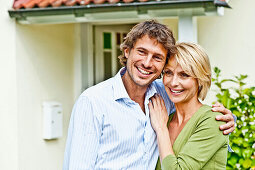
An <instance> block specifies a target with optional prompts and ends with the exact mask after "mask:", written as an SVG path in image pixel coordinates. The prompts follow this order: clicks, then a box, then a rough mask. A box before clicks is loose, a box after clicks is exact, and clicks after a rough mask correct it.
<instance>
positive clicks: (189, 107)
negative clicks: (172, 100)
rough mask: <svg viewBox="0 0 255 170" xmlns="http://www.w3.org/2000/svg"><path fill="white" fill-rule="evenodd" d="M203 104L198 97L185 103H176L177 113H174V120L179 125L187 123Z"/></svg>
mask: <svg viewBox="0 0 255 170" xmlns="http://www.w3.org/2000/svg"><path fill="white" fill-rule="evenodd" d="M202 105H203V104H202V103H201V102H200V101H199V100H198V99H197V100H191V101H189V102H185V103H176V104H175V108H176V114H175V115H174V117H173V120H174V121H175V122H176V123H177V124H178V125H181V124H182V123H186V122H187V121H188V120H189V119H190V118H191V117H192V116H193V115H194V113H196V111H197V110H198V109H199V108H200V107H201V106H202Z"/></svg>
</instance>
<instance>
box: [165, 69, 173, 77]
mask: <svg viewBox="0 0 255 170" xmlns="http://www.w3.org/2000/svg"><path fill="white" fill-rule="evenodd" d="M164 75H166V76H171V75H173V72H172V71H170V70H165V71H164Z"/></svg>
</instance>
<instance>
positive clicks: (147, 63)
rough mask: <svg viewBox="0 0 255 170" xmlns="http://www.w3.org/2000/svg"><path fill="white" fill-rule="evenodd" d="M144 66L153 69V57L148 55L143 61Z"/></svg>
mask: <svg viewBox="0 0 255 170" xmlns="http://www.w3.org/2000/svg"><path fill="white" fill-rule="evenodd" d="M143 65H144V67H145V68H148V67H151V65H152V55H147V56H146V57H145V58H144V60H143Z"/></svg>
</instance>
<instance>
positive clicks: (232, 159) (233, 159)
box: [228, 155, 238, 167]
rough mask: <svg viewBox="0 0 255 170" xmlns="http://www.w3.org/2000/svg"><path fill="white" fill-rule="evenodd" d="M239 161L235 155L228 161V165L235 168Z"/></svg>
mask: <svg viewBox="0 0 255 170" xmlns="http://www.w3.org/2000/svg"><path fill="white" fill-rule="evenodd" d="M237 161H238V156H237V155H233V156H231V158H230V159H229V160H228V164H229V165H231V166H232V167H235V165H236V163H237Z"/></svg>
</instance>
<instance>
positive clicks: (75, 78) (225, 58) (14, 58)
mask: <svg viewBox="0 0 255 170" xmlns="http://www.w3.org/2000/svg"><path fill="white" fill-rule="evenodd" d="M27 2H28V1H27ZM66 2H67V1H65V2H62V1H61V3H62V4H61V6H58V7H54V6H53V5H52V4H48V7H45V6H43V4H39V3H37V4H36V2H33V3H34V4H33V3H30V4H29V3H23V4H22V3H20V6H18V5H19V4H18V5H17V6H18V7H19V8H17V9H14V8H16V7H17V6H15V7H14V6H13V5H14V4H15V3H14V4H13V2H11V1H7V0H3V1H2V2H1V6H0V8H1V10H0V11H1V12H2V15H0V27H1V32H0V34H1V40H0V44H1V45H0V49H1V55H0V56H1V57H0V60H1V62H0V64H1V66H0V74H1V81H0V82H1V86H0V87H1V88H0V90H1V97H0V104H1V107H0V134H1V139H0V150H1V153H0V169H5V170H9V169H10V170H17V169H19V170H34V169H36V170H45V169H47V170H57V169H61V168H62V163H63V155H64V149H65V141H66V137H67V130H68V124H69V118H70V115H71V111H72V107H73V104H74V102H75V100H76V99H77V97H78V96H79V94H80V93H81V92H82V91H83V90H85V89H86V88H88V87H90V86H92V85H94V84H96V83H98V82H100V81H103V80H104V79H107V78H109V77H111V76H113V75H114V74H116V72H117V71H118V69H119V68H120V67H121V66H120V65H119V64H118V59H117V56H118V55H119V54H120V50H119V45H120V43H121V42H122V40H123V37H125V35H126V33H127V32H128V31H129V30H130V28H131V27H132V26H133V25H134V24H136V23H138V22H140V21H142V20H145V19H154V18H155V19H158V20H159V21H160V22H162V23H164V24H166V25H168V26H169V28H171V29H172V30H173V32H174V35H175V37H176V39H177V40H178V41H193V42H198V43H199V44H201V45H202V46H203V47H204V48H205V50H206V51H207V52H208V54H209V57H210V60H211V65H212V66H218V67H219V68H220V69H222V74H223V77H230V76H232V75H237V74H248V75H249V79H248V81H249V82H248V83H249V84H253V85H254V82H255V72H254V71H253V65H254V63H255V57H254V54H255V43H254V42H253V41H254V39H255V33H254V30H255V21H254V18H255V11H254V10H253V8H252V7H253V6H254V5H255V2H254V1H253V0H246V1H245V2H243V1H238V0H232V1H230V2H229V3H228V4H229V5H230V6H231V7H232V9H228V8H225V9H223V8H222V7H217V6H216V7H215V4H214V2H213V4H210V3H211V2H212V1H210V3H209V0H208V4H205V3H204V2H201V1H196V2H194V1H193V2H192V3H191V4H189V3H188V4H189V5H187V3H186V4H185V3H183V4H174V5H173V8H172V9H171V10H168V9H165V8H163V7H162V6H161V8H159V9H158V8H157V5H158V4H155V3H154V4H153V3H152V2H151V1H150V2H130V3H127V4H125V5H126V6H124V7H126V8H128V10H126V11H122V10H123V9H126V8H122V9H121V10H120V9H117V6H118V5H117V4H118V3H116V4H109V3H106V2H105V3H104V4H100V3H99V4H98V5H99V6H100V5H101V6H102V5H105V6H102V7H101V8H100V9H99V6H96V5H95V4H93V3H91V2H90V4H89V5H90V7H87V8H89V10H88V11H91V10H92V11H93V10H94V12H88V11H87V13H86V11H85V10H84V9H83V8H84V7H86V6H82V9H81V7H80V6H81V4H80V3H82V1H77V2H76V1H75V3H76V5H75V4H72V5H71V6H67V4H64V3H66ZM68 2H69V1H68ZM155 2H158V1H155ZM162 2H163V1H162ZM133 3H136V4H133ZM139 3H144V4H143V5H141V4H140V6H139ZM146 3H152V4H150V5H151V6H149V5H148V4H147V5H148V6H146ZM106 4H107V5H108V6H107V5H106ZM201 4H202V5H201ZM22 5H23V6H22ZM29 5H30V6H29ZM40 5H41V6H40ZM93 5H94V6H93ZM132 5H133V6H132ZM164 5H165V6H167V5H168V7H169V8H170V7H171V2H169V4H164ZM91 6H92V7H91ZM120 6H121V5H120ZM51 7H52V8H54V9H56V8H57V9H61V10H59V11H53V12H52V11H51V10H53V9H51ZM49 8H50V9H49ZM74 8H75V9H76V11H75V10H74ZM92 8H93V9H92ZM103 8H107V9H104V10H103V11H102V9H103ZM8 10H9V13H8ZM19 10H21V11H19ZM100 10H101V11H100ZM107 10H116V11H115V12H112V13H111V12H109V11H107ZM17 11H19V12H17ZM53 14H54V15H53ZM56 14H58V15H56ZM10 16H11V17H10ZM212 96H213V92H210V93H209V96H208V98H207V102H208V103H210V102H211V101H212V100H213V99H214V98H213V97H212ZM45 101H46V102H47V101H56V102H59V103H61V104H62V109H63V129H62V131H63V135H62V137H60V138H58V139H54V140H44V139H43V134H42V131H43V102H45Z"/></svg>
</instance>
